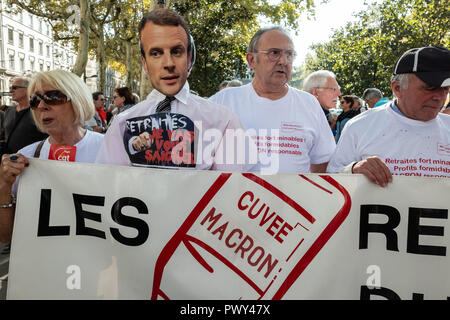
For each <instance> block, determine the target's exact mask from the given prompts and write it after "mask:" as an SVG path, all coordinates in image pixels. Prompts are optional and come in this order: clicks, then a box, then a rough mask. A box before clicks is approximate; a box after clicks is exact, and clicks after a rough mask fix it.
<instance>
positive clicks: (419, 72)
mask: <svg viewBox="0 0 450 320" xmlns="http://www.w3.org/2000/svg"><path fill="white" fill-rule="evenodd" d="M403 73H413V74H415V75H416V76H417V77H418V78H419V79H420V80H422V81H423V82H425V83H426V84H428V85H429V86H433V87H447V86H450V50H448V49H447V48H443V47H435V46H427V47H422V48H414V49H410V50H408V51H406V52H405V53H404V54H403V55H402V56H401V57H400V59H398V61H397V63H396V64H395V67H394V75H397V74H403Z"/></svg>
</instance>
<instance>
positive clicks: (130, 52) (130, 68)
mask: <svg viewBox="0 0 450 320" xmlns="http://www.w3.org/2000/svg"><path fill="white" fill-rule="evenodd" d="M124 42H125V68H126V72H127V84H126V85H127V87H128V88H130V89H131V88H133V76H132V74H133V64H132V62H131V60H132V58H133V48H132V46H131V41H124Z"/></svg>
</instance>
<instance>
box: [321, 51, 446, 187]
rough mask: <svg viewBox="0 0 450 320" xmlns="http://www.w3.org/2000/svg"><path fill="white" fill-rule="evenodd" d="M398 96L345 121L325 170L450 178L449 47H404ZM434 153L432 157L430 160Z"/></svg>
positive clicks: (379, 178) (382, 181)
mask: <svg viewBox="0 0 450 320" xmlns="http://www.w3.org/2000/svg"><path fill="white" fill-rule="evenodd" d="M393 73H394V78H393V79H392V81H391V89H392V92H393V93H394V95H395V100H394V101H393V102H391V103H388V104H385V105H384V106H382V107H379V108H375V109H372V111H371V112H364V113H363V114H361V115H360V116H358V117H356V118H353V119H351V120H350V121H349V122H347V124H346V126H345V130H344V131H343V133H342V135H341V138H340V139H339V143H338V145H337V147H336V151H335V153H334V155H333V156H332V157H331V160H330V162H329V164H328V168H327V172H331V173H333V172H345V173H361V174H364V175H365V176H366V177H368V178H369V179H370V180H371V181H372V182H375V183H377V184H379V185H381V186H386V185H387V183H388V182H390V181H392V175H406V176H428V177H448V178H450V168H449V167H448V166H445V165H444V166H439V165H435V164H433V163H444V164H445V163H450V153H449V152H448V146H449V145H450V131H449V128H450V116H449V115H447V114H444V113H442V112H440V111H441V109H442V106H443V105H444V103H445V99H446V98H447V94H448V93H449V90H450V51H449V50H448V49H446V48H441V47H434V46H427V47H423V48H414V49H410V50H408V51H406V52H405V53H404V54H403V55H402V56H401V57H400V58H399V60H398V61H397V63H396V64H395V66H394V70H393ZM424 159H433V162H432V161H431V160H429V163H426V162H427V161H428V160H424Z"/></svg>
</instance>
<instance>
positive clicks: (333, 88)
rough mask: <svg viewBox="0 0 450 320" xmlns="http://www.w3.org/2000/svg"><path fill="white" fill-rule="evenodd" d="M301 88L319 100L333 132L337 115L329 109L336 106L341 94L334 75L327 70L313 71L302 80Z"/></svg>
mask: <svg viewBox="0 0 450 320" xmlns="http://www.w3.org/2000/svg"><path fill="white" fill-rule="evenodd" d="M303 89H304V90H305V91H306V92H309V93H311V94H312V95H313V96H314V97H316V99H317V100H318V101H319V104H320V106H321V107H322V110H323V112H324V113H325V116H326V118H327V120H328V123H329V124H330V128H331V130H332V131H333V132H335V127H336V121H337V115H336V114H333V113H331V112H330V109H333V108H336V103H337V101H338V99H339V96H340V95H341V88H340V87H339V84H338V82H337V80H336V75H335V74H334V73H333V72H331V71H328V70H319V71H315V72H313V73H311V74H309V75H308V76H307V77H306V79H305V80H304V81H303Z"/></svg>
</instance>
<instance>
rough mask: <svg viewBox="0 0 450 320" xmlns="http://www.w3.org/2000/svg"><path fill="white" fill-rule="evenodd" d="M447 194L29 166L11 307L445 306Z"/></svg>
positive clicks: (417, 183) (358, 184)
mask: <svg viewBox="0 0 450 320" xmlns="http://www.w3.org/2000/svg"><path fill="white" fill-rule="evenodd" d="M449 194H450V179H437V178H416V177H399V176H395V177H394V181H393V182H392V183H391V184H389V186H388V187H386V188H381V187H379V186H377V185H374V184H372V183H370V182H368V180H367V179H366V178H365V177H363V176H359V175H316V174H307V175H295V174H278V175H271V176H259V175H255V174H249V173H244V174H240V173H233V174H230V173H221V172H212V171H194V170H184V171H178V170H160V169H148V168H134V167H131V168H130V167H119V166H105V165H93V164H81V163H64V162H58V161H48V160H37V159H31V164H30V167H29V168H27V170H26V171H25V173H24V175H23V176H22V177H21V181H20V186H19V191H18V200H19V201H18V204H17V208H16V217H15V226H14V234H13V242H12V249H11V260H10V270H9V281H8V299H260V298H261V299H387V298H389V299H413V298H414V299H421V298H424V299H446V298H447V297H448V296H450V261H449V258H448V253H447V246H448V244H449V243H450V242H449V240H450V236H449V232H448V229H449V228H450V224H449V220H448V209H449V207H450V197H449Z"/></svg>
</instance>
